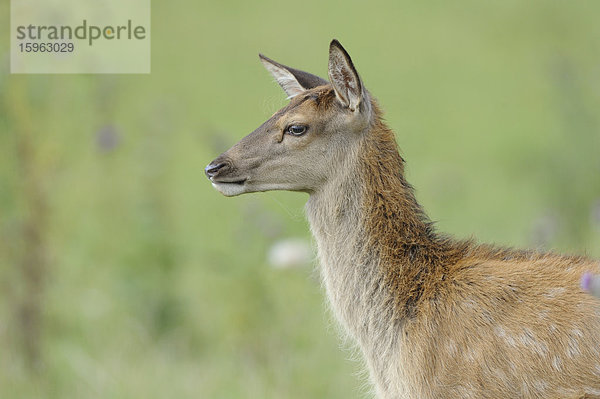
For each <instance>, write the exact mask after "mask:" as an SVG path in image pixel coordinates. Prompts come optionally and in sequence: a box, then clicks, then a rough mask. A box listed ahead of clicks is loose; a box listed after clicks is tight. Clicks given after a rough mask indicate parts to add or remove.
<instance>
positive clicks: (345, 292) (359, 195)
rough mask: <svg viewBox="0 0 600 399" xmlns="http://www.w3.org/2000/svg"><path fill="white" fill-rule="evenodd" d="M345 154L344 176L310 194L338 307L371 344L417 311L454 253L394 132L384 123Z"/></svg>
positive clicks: (311, 215)
mask: <svg viewBox="0 0 600 399" xmlns="http://www.w3.org/2000/svg"><path fill="white" fill-rule="evenodd" d="M345 151H350V154H352V156H350V157H348V156H347V157H345V161H343V162H342V164H341V165H340V167H339V168H337V170H340V171H342V172H341V173H339V174H338V175H337V176H336V178H334V179H332V180H331V181H329V182H328V184H327V185H326V186H325V187H323V189H322V190H320V191H318V192H315V193H313V194H311V197H310V198H309V200H308V202H307V206H306V210H307V217H308V220H309V223H310V226H311V230H312V232H313V235H314V237H315V239H316V242H317V247H318V252H319V259H320V263H321V275H322V280H323V284H324V286H325V289H326V292H327V295H328V297H329V300H330V303H331V306H332V309H333V311H334V313H335V315H336V316H337V318H338V319H339V320H340V321H341V324H342V325H343V326H345V327H346V331H347V332H349V333H350V335H351V336H353V337H354V338H355V339H357V340H358V341H359V342H362V343H364V345H368V344H369V341H373V340H374V339H375V338H374V336H373V334H375V335H380V334H385V331H383V330H382V331H376V330H377V328H378V326H391V325H402V322H403V321H404V320H405V319H406V318H407V317H409V316H411V314H414V312H415V310H416V308H417V302H418V300H419V299H420V297H421V294H422V290H421V287H420V286H419V284H420V283H419V282H422V281H426V280H427V278H428V276H427V275H428V274H439V273H440V271H439V269H440V268H443V264H444V263H445V261H446V259H447V253H448V252H450V251H449V250H448V248H447V246H446V245H445V242H446V241H445V240H442V239H439V238H437V237H436V235H435V233H434V232H433V228H432V225H431V223H430V222H429V220H428V219H427V217H426V215H425V214H424V212H423V211H422V209H421V207H420V206H419V204H418V203H417V201H416V199H415V197H414V194H413V189H412V187H411V186H410V185H409V184H408V183H407V182H406V181H405V179H404V176H403V160H402V158H401V157H400V155H399V153H398V150H397V146H396V142H395V139H394V135H393V132H391V130H389V129H388V128H387V127H386V126H385V125H384V124H383V123H382V122H380V121H379V118H377V122H376V123H374V125H373V126H372V127H371V130H370V131H369V132H368V133H367V134H365V135H363V138H362V139H361V140H359V141H357V143H356V144H355V147H353V148H347V149H346V150H345ZM392 304H393V306H390V305H392ZM387 331H388V332H390V330H389V329H388V330H387ZM396 333H397V332H396ZM394 334H395V333H394ZM379 338H382V337H379ZM390 339H392V338H390Z"/></svg>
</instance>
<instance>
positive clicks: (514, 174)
mask: <svg viewBox="0 0 600 399" xmlns="http://www.w3.org/2000/svg"><path fill="white" fill-rule="evenodd" d="M14 1H16V0H14ZM9 8H10V3H9V1H7V0H2V1H0V25H1V26H3V27H5V28H4V29H2V30H1V32H3V33H2V36H1V37H2V39H1V40H0V398H3V399H28V398H32V399H33V398H48V399H55V398H56V399H84V398H85V399H87V398H90V399H94V398H98V399H108V398H110V399H113V398H114V399H129V398H144V399H152V398H156V399H159V398H160V399H162V398H180V399H183V398H210V399H212V398H215V399H228V398H274V399H275V398H286V399H288V398H289V399H294V398H363V397H368V395H369V386H368V383H367V379H366V377H365V375H364V373H363V372H362V367H361V363H360V360H359V356H358V355H357V354H356V353H355V352H354V351H353V350H352V348H351V347H349V346H348V345H346V344H344V343H343V339H342V337H341V335H340V333H339V330H338V327H337V326H336V324H335V322H334V321H333V320H332V317H331V315H330V313H329V312H328V309H327V305H326V303H325V296H324V292H323V290H322V288H321V286H320V282H319V274H318V265H317V264H316V261H315V262H313V263H312V264H308V265H306V266H304V267H298V268H291V269H275V268H273V267H271V266H270V265H269V264H268V262H267V253H268V250H269V248H270V247H271V246H272V245H273V243H275V242H276V241H278V240H281V239H285V238H295V237H299V238H304V239H307V240H310V232H309V228H308V225H307V223H306V221H305V219H304V211H303V205H304V203H305V201H306V199H307V196H306V195H305V194H300V193H283V192H276V193H275V192H271V193H261V194H252V195H244V196H240V197H235V198H225V197H223V196H222V195H220V194H219V193H218V192H217V191H216V190H214V189H213V188H212V187H211V185H210V184H209V182H208V180H207V179H206V178H205V176H204V167H205V166H206V164H208V163H209V162H210V161H211V160H212V159H213V158H215V157H216V156H217V155H219V154H220V153H221V152H222V151H224V150H226V149H227V148H228V147H229V146H230V145H232V144H233V143H235V142H236V141H237V140H238V139H240V138H241V137H243V136H245V135H246V134H248V133H250V132H251V131H252V130H254V129H255V128H256V127H258V126H259V125H260V124H261V123H262V122H263V121H264V120H266V119H267V118H269V117H270V116H271V115H272V114H273V113H274V112H275V111H276V110H277V109H279V108H280V107H282V106H283V105H285V103H286V99H285V97H286V96H285V94H284V93H283V91H282V90H281V89H280V88H279V86H278V85H277V84H276V83H275V82H274V81H273V79H272V78H271V76H270V75H269V74H268V72H267V71H265V70H264V68H263V66H262V65H261V63H260V62H259V60H258V53H259V52H261V53H263V54H265V55H267V56H268V57H271V58H273V59H275V60H276V61H278V62H281V63H283V64H286V65H289V66H292V67H295V68H299V69H303V70H307V71H310V72H312V73H315V74H318V75H320V76H323V77H326V75H327V51H328V45H329V42H330V41H331V39H333V38H337V39H338V40H340V42H341V43H342V44H343V45H344V46H345V47H346V49H347V50H348V52H349V53H350V55H351V56H352V58H353V60H354V63H355V65H356V67H357V69H358V72H359V73H360V74H361V76H362V79H363V80H364V83H365V85H366V86H367V88H368V89H369V90H370V91H371V93H372V94H373V95H374V96H375V97H376V98H377V99H378V100H379V103H380V104H381V106H382V108H383V109H384V111H385V115H386V119H387V122H388V124H389V125H390V126H391V127H392V128H393V130H394V131H395V132H396V137H397V140H398V143H399V146H400V148H401V152H402V155H403V157H404V158H405V159H406V161H407V174H408V179H409V181H410V182H411V183H412V184H413V185H414V186H415V188H416V190H417V198H418V199H419V201H420V202H421V203H422V205H423V206H424V207H425V209H426V210H427V212H428V214H429V216H430V217H431V218H432V219H433V220H435V221H437V227H438V229H439V230H440V231H443V232H446V233H450V234H452V235H455V236H458V237H464V238H466V237H471V236H473V237H476V238H477V239H478V240H480V241H484V242H494V243H497V244H499V245H509V246H516V247H535V248H539V249H543V250H556V251H560V252H566V253H584V254H588V255H590V256H594V257H600V24H599V23H598V15H600V2H597V1H591V0H590V1H583V0H575V1H569V2H563V1H554V0H531V1H518V0H505V1H487V2H482V1H474V0H472V1H456V2H448V1H421V2H409V1H392V0H390V1H372V2H364V1H347V2H319V1H315V0H306V1H302V2H295V3H287V2H277V1H255V2H248V1H221V2H216V1H215V2H209V1H206V0H201V1H200V2H194V1H181V0H174V1H170V2H166V1H163V2H158V1H154V2H153V4H152V26H151V41H152V64H151V73H150V74H148V75H92V74H81V75H66V74H65V75H18V74H10V67H9V66H10V55H9V50H10V48H9V46H10V45H9V39H8V30H9V26H10V18H9V17H10V12H9Z"/></svg>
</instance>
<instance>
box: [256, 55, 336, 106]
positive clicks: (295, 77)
mask: <svg viewBox="0 0 600 399" xmlns="http://www.w3.org/2000/svg"><path fill="white" fill-rule="evenodd" d="M258 56H259V57H260V60H261V62H262V63H263V65H264V66H265V68H267V70H268V71H269V72H271V75H273V77H274V78H275V80H276V81H277V83H279V86H281V88H282V89H283V91H285V93H286V94H287V95H288V98H292V97H295V96H297V95H298V94H300V93H302V92H303V91H305V90H308V89H312V88H313V87H317V86H322V85H326V84H327V83H328V82H327V81H326V80H325V79H323V78H320V77H318V76H316V75H313V74H311V73H308V72H304V71H300V70H298V69H294V68H290V67H288V66H285V65H282V64H280V63H278V62H275V61H273V60H272V59H270V58H267V57H265V56H264V55H262V54H259V55H258Z"/></svg>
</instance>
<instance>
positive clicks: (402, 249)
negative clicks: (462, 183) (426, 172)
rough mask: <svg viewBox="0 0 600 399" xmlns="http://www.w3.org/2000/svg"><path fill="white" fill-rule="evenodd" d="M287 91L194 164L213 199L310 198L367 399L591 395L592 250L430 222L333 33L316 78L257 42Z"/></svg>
mask: <svg viewBox="0 0 600 399" xmlns="http://www.w3.org/2000/svg"><path fill="white" fill-rule="evenodd" d="M259 57H260V61H261V62H262V64H263V65H264V66H265V67H266V69H267V70H268V71H269V72H270V73H271V75H272V76H273V77H274V78H275V80H276V81H277V82H278V83H279V85H280V86H281V88H282V89H283V90H284V92H285V93H286V94H287V96H288V98H289V103H288V104H287V105H286V106H285V107H283V108H282V109H280V110H279V111H277V112H276V113H275V114H274V115H273V116H272V117H271V118H269V119H268V120H267V121H266V122H264V123H263V124H262V125H261V126H259V127H258V128H257V129H256V130H254V131H253V132H252V133H250V134H249V135H247V136H246V137H244V138H242V139H241V140H240V141H239V142H238V143H237V144H235V145H233V147H231V148H230V149H229V150H227V151H226V152H224V153H223V154H221V155H220V156H218V157H217V158H216V159H215V160H213V161H212V162H211V163H210V164H208V166H207V167H206V168H205V174H206V176H207V177H208V178H209V179H210V182H211V183H212V186H213V187H214V188H215V189H216V190H217V191H219V192H220V193H222V194H224V195H225V196H237V195H240V194H245V193H252V192H262V191H270V190H288V191H295V192H302V193H307V194H308V200H307V202H306V205H305V213H306V216H307V219H308V222H309V225H310V230H311V232H312V235H313V236H314V241H315V242H316V247H317V254H318V255H317V256H318V260H319V264H320V266H319V271H320V277H321V280H322V285H323V286H324V291H325V293H326V296H327V299H328V303H329V307H330V308H331V311H332V313H333V315H334V318H335V319H337V321H338V323H339V325H340V326H341V330H342V331H343V334H345V335H347V337H348V338H349V339H350V340H351V342H353V343H354V344H355V346H356V347H357V348H358V349H359V353H361V354H362V358H363V359H364V364H365V367H366V368H367V369H368V375H369V376H370V381H371V385H370V386H371V387H372V391H373V392H372V393H373V394H374V395H375V396H376V397H378V398H384V399H391V398H421V399H429V398H461V399H465V398H583V397H588V398H593V397H597V398H600V301H599V300H598V299H597V298H594V297H593V296H592V295H589V294H588V293H586V292H585V291H584V290H583V289H582V288H581V287H580V279H581V277H582V275H583V274H585V273H594V274H597V273H598V272H600V262H598V261H596V260H593V259H591V258H588V257H585V256H575V255H559V254H556V253H553V252H543V251H538V250H520V249H512V248H507V247H500V246H495V245H492V244H481V243H478V242H477V241H475V240H474V239H467V240H460V239H455V238H453V237H451V236H449V235H445V234H442V233H439V232H438V231H437V230H436V228H435V226H434V223H433V222H432V221H431V220H430V219H429V217H428V216H427V214H426V213H425V211H424V210H423V208H422V207H421V206H420V204H419V203H418V202H417V200H416V196H415V193H414V189H413V187H412V186H411V185H410V184H409V183H408V182H407V181H406V179H405V173H404V164H405V161H404V159H403V158H402V156H401V155H400V153H399V150H398V145H397V143H396V139H395V135H394V133H393V131H392V130H391V129H390V128H389V127H388V126H387V125H386V123H385V122H384V119H383V113H382V110H381V108H380V107H379V105H378V103H377V101H376V100H375V99H374V98H373V97H372V96H371V94H370V93H369V91H368V90H367V89H366V88H365V85H364V83H363V81H362V79H361V78H360V76H359V74H358V72H357V70H356V68H355V66H354V64H353V62H352V59H351V58H350V56H349V54H348V52H347V51H346V50H345V49H344V48H343V47H342V45H341V44H340V42H339V41H337V40H333V41H332V42H331V43H330V46H329V62H328V78H329V81H328V80H325V79H323V78H321V77H318V76H316V75H313V74H310V73H307V72H304V71H301V70H298V69H294V68H291V67H288V66H285V65H283V64H280V63H278V62H275V61H273V60H271V59H270V58H267V57H265V56H264V55H262V54H259Z"/></svg>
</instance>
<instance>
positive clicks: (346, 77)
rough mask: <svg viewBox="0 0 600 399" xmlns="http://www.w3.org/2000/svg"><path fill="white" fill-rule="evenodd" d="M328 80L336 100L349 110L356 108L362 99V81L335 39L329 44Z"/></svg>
mask: <svg viewBox="0 0 600 399" xmlns="http://www.w3.org/2000/svg"><path fill="white" fill-rule="evenodd" d="M329 80H330V81H331V84H332V85H333V88H334V90H335V94H336V97H337V98H338V100H339V101H340V102H341V103H342V104H343V105H344V106H346V107H348V108H349V109H350V110H351V111H355V110H357V109H358V107H359V105H360V102H361V101H362V99H363V89H362V83H361V81H360V77H359V76H358V73H357V72H356V69H355V68H354V64H352V59H351V58H350V56H349V55H348V53H347V52H346V50H345V49H344V48H343V47H342V45H341V44H340V42H338V41H337V40H335V39H334V40H332V42H331V44H330V45H329Z"/></svg>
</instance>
